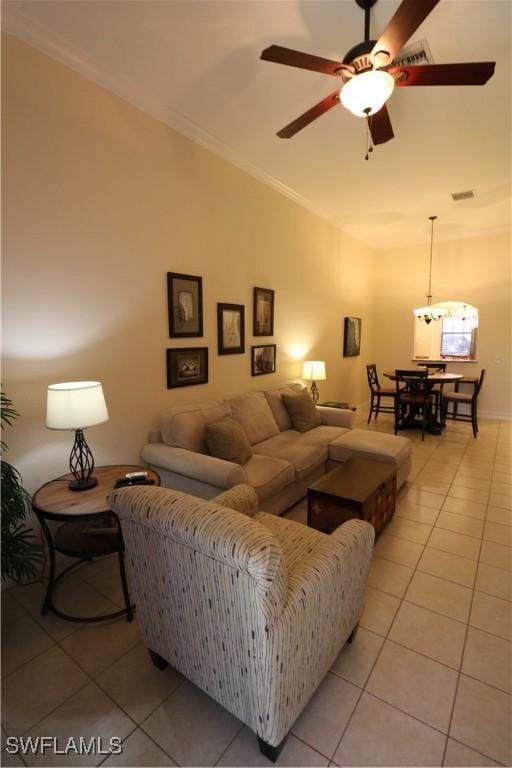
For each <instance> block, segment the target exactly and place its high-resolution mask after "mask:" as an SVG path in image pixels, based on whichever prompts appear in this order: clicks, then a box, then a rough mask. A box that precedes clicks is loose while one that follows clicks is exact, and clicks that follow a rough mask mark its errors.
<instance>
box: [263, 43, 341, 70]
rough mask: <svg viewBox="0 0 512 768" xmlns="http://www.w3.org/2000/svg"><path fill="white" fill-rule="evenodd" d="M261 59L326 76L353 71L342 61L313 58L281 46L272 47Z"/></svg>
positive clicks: (307, 54) (264, 52)
mask: <svg viewBox="0 0 512 768" xmlns="http://www.w3.org/2000/svg"><path fill="white" fill-rule="evenodd" d="M260 59H263V61H273V62H275V63H276V64H286V65H287V66H288V67H300V69H310V70H312V71H313V72H322V73H323V74H324V75H339V73H340V72H341V70H342V69H352V68H351V67H348V66H347V65H346V64H342V63H341V61H331V59H322V58H320V57H319V56H313V55H312V54H311V53H303V52H302V51H294V50H292V49H291V48H283V47H282V46H280V45H271V46H270V47H269V48H265V50H264V51H262V53H261V56H260Z"/></svg>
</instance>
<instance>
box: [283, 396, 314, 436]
mask: <svg viewBox="0 0 512 768" xmlns="http://www.w3.org/2000/svg"><path fill="white" fill-rule="evenodd" d="M282 398H283V403H284V405H285V408H286V410H287V411H288V415H289V416H290V419H291V420H292V424H293V426H294V428H295V429H296V430H297V431H298V432H307V431H308V429H313V427H318V426H320V424H321V423H322V420H321V418H320V414H319V413H318V411H317V410H316V408H315V406H314V404H313V401H312V400H311V398H310V396H309V395H308V393H307V392H304V391H303V392H294V393H293V395H287V394H284V395H282Z"/></svg>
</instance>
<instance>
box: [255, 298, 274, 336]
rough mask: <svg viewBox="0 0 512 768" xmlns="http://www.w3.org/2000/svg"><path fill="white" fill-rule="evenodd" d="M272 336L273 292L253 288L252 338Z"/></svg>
mask: <svg viewBox="0 0 512 768" xmlns="http://www.w3.org/2000/svg"><path fill="white" fill-rule="evenodd" d="M273 335H274V291H272V290H271V289H270V288H255V289H254V300H253V336H273Z"/></svg>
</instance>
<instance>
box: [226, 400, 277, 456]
mask: <svg viewBox="0 0 512 768" xmlns="http://www.w3.org/2000/svg"><path fill="white" fill-rule="evenodd" d="M226 402H227V403H228V404H229V407H230V409H231V415H232V416H233V418H234V419H236V420H237V421H238V422H239V423H240V424H241V425H242V427H243V428H244V431H245V434H246V435H247V437H248V438H249V443H250V444H251V445H254V443H259V442H261V441H262V440H266V439H267V438H268V437H272V435H277V434H278V433H279V427H278V426H277V424H276V420H275V419H274V417H273V415H272V411H271V410H270V406H269V404H268V402H267V398H266V397H265V395H264V394H263V392H248V393H247V394H245V395H239V396H238V397H231V398H229V400H227V401H226Z"/></svg>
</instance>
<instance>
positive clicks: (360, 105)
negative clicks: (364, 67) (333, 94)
mask: <svg viewBox="0 0 512 768" xmlns="http://www.w3.org/2000/svg"><path fill="white" fill-rule="evenodd" d="M394 87H395V81H394V79H393V78H392V77H391V75H390V74H389V73H388V72H383V71H382V70H380V69H372V70H369V71H368V72H361V73H360V74H359V75H354V77H353V78H352V79H351V80H349V81H348V82H347V83H345V85H344V86H343V88H342V89H341V91H340V101H341V103H342V104H343V106H344V107H345V108H346V109H348V110H350V112H352V113H353V114H354V115H357V117H368V116H369V115H374V114H375V113H376V112H378V111H379V109H381V108H382V107H383V106H384V104H385V103H386V101H387V100H388V99H389V97H390V96H391V94H392V93H393V89H394Z"/></svg>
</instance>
